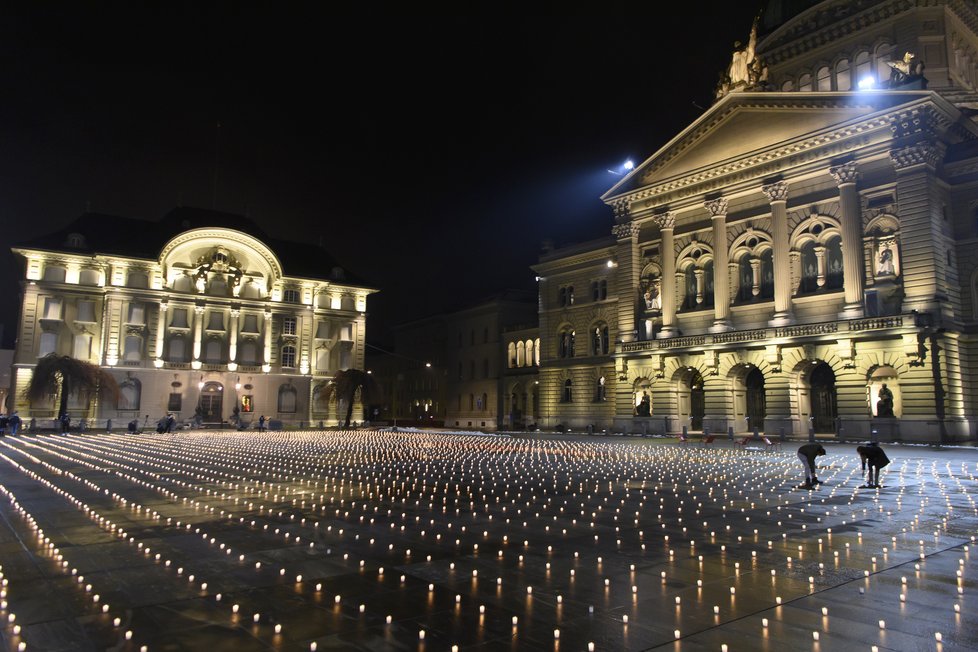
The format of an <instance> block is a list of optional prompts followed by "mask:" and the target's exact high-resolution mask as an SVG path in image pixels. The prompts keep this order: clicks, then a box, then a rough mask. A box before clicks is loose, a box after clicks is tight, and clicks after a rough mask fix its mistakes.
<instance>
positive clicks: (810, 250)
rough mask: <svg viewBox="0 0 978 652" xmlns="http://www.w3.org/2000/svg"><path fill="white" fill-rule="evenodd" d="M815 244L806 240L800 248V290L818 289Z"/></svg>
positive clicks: (812, 290) (810, 290)
mask: <svg viewBox="0 0 978 652" xmlns="http://www.w3.org/2000/svg"><path fill="white" fill-rule="evenodd" d="M815 246H816V245H815V243H814V242H806V243H805V244H804V245H802V248H801V284H800V285H799V287H798V290H799V291H800V292H806V293H807V292H814V291H815V290H817V289H818V257H817V256H816V255H815Z"/></svg>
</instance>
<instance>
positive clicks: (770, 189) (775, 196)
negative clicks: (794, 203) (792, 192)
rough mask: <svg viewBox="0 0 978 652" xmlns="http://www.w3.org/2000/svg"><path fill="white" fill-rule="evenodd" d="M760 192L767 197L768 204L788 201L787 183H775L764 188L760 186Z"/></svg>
mask: <svg viewBox="0 0 978 652" xmlns="http://www.w3.org/2000/svg"><path fill="white" fill-rule="evenodd" d="M761 192H763V193H764V194H765V195H767V200H768V201H769V202H772V203H773V202H776V201H788V182H787V181H775V182H774V183H769V184H767V185H765V186H761Z"/></svg>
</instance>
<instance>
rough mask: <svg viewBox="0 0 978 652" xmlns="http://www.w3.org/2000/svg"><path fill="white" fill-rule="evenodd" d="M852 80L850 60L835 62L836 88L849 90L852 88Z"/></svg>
mask: <svg viewBox="0 0 978 652" xmlns="http://www.w3.org/2000/svg"><path fill="white" fill-rule="evenodd" d="M851 85H852V82H851V81H850V80H849V60H848V59H841V60H840V61H839V63H837V64H835V88H836V90H840V91H847V90H849V89H850V88H851Z"/></svg>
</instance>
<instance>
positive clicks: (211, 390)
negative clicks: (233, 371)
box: [200, 382, 224, 425]
mask: <svg viewBox="0 0 978 652" xmlns="http://www.w3.org/2000/svg"><path fill="white" fill-rule="evenodd" d="M223 404H224V385H222V384H221V383H215V382H209V383H206V384H205V385H204V386H203V387H202V388H201V390H200V418H201V421H202V422H203V423H206V424H216V425H220V424H221V422H222V420H223V419H222V413H221V406H222V405H223Z"/></svg>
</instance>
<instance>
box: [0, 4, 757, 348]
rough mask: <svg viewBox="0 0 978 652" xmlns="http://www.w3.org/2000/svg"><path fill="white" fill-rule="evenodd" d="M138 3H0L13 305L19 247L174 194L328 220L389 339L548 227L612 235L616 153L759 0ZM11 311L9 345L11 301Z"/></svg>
mask: <svg viewBox="0 0 978 652" xmlns="http://www.w3.org/2000/svg"><path fill="white" fill-rule="evenodd" d="M132 4H133V7H129V6H128V5H123V4H119V5H117V6H114V7H113V8H111V9H105V10H104V11H103V10H101V9H93V8H91V7H83V6H82V5H94V3H75V4H74V5H68V4H67V3H66V4H65V6H63V7H57V6H56V5H54V4H48V3H24V6H22V7H21V8H19V9H17V8H11V7H10V6H9V5H8V6H7V7H6V8H5V9H3V10H0V55H2V59H0V80H2V82H3V83H2V87H0V166H2V167H0V226H2V229H0V275H2V281H3V283H2V285H0V288H3V293H4V306H8V307H9V306H13V305H16V297H15V296H14V295H15V293H16V287H17V286H16V284H15V283H14V282H13V281H12V279H13V277H14V276H15V275H16V274H17V273H18V272H19V270H18V269H17V267H16V266H15V264H14V262H13V257H12V256H11V255H10V252H9V247H10V246H11V244H14V243H16V242H18V241H22V240H24V239H28V238H31V237H34V236H37V235H41V234H43V233H47V232H50V231H54V230H56V229H59V228H61V227H63V226H64V225H65V224H66V223H67V222H69V221H71V220H72V219H74V218H75V217H77V216H78V215H79V214H81V213H82V212H84V210H85V208H86V206H90V207H91V209H92V210H94V211H98V212H104V213H114V214H119V215H125V216H131V217H143V218H147V219H158V218H159V217H161V216H162V215H163V214H164V213H166V212H167V211H168V210H170V209H171V208H173V207H174V206H176V205H178V204H179V203H182V204H183V205H185V206H200V207H205V208H210V207H214V208H217V209H219V210H225V211H229V212H238V213H246V212H247V214H249V215H250V216H251V217H252V218H253V219H254V220H255V221H256V222H257V223H258V224H259V225H260V226H261V227H262V228H264V229H265V230H266V231H267V232H269V233H270V234H272V235H274V236H275V237H278V238H281V239H292V240H305V241H316V242H318V241H319V240H320V238H321V239H322V241H323V243H324V246H325V248H326V249H327V250H328V251H330V252H331V253H332V254H333V256H334V257H335V258H336V259H337V260H338V261H339V262H340V263H341V264H344V265H345V266H346V267H348V268H349V269H350V270H351V271H353V272H354V273H356V274H358V275H360V276H361V277H363V278H366V279H368V280H370V281H371V282H373V283H374V284H375V285H376V286H377V287H379V288H380V289H381V290H382V292H381V293H380V294H378V295H374V297H372V298H371V300H370V301H369V303H368V309H369V311H370V319H369V322H368V334H369V335H368V337H369V338H370V340H371V341H373V342H376V343H381V344H386V343H387V342H388V341H389V339H388V338H389V331H388V327H389V326H390V325H391V324H396V323H400V322H404V321H408V320H410V319H415V318H418V317H422V316H426V315H429V314H432V313H435V312H438V311H440V310H444V309H453V308H456V307H461V306H463V305H466V304H468V303H471V302H474V301H477V300H479V299H480V298H482V297H484V296H486V295H489V294H491V293H493V292H495V291H498V290H502V289H504V288H526V289H531V290H532V289H533V287H534V283H533V276H532V272H531V271H530V270H529V265H531V264H533V263H534V262H535V261H536V259H537V256H538V254H539V251H540V243H541V241H542V240H544V239H548V238H549V239H552V240H554V241H555V242H556V243H557V244H568V243H572V242H576V241H580V240H585V239H591V238H596V237H600V236H603V235H605V234H607V233H609V231H610V228H611V225H612V216H611V212H610V210H609V209H607V208H606V207H605V206H604V205H603V204H602V203H601V202H600V200H599V199H598V198H599V196H600V195H601V193H603V192H604V191H605V190H607V189H608V188H610V187H611V186H612V185H613V184H614V182H615V181H616V178H615V177H614V176H613V175H612V174H610V173H609V172H608V171H607V170H608V168H614V167H617V166H618V165H620V163H621V162H622V161H623V160H624V159H626V158H627V157H632V158H634V159H635V160H636V161H640V160H642V159H644V158H645V157H647V156H649V155H650V154H652V153H653V152H654V151H655V150H656V149H658V148H659V147H660V146H661V145H663V144H664V143H665V142H666V141H667V140H668V139H669V138H671V137H672V136H674V135H675V134H676V133H678V131H680V130H681V129H683V128H684V127H685V126H686V125H688V124H689V123H690V122H691V121H693V120H695V119H696V118H697V117H698V116H699V115H700V114H701V113H702V109H703V108H705V107H708V106H709V105H710V103H711V99H712V93H713V88H714V85H715V81H716V79H717V76H718V74H719V72H720V71H721V70H722V69H723V68H725V67H726V65H727V64H728V62H729V56H730V52H731V50H732V47H733V43H734V41H735V40H746V37H747V34H748V31H749V28H750V23H751V19H752V17H753V13H754V8H755V7H754V5H755V3H752V2H723V3H677V4H673V5H670V8H669V9H670V12H669V15H660V14H656V13H653V12H651V11H648V9H646V10H645V11H642V12H637V13H636V12H625V11H622V12H620V13H618V14H614V15H612V14H605V15H598V14H592V15H581V16H578V15H566V14H564V15H561V16H549V17H526V16H523V17H518V18H516V17H506V16H500V15H493V16H481V17H444V16H426V17H416V16H415V17H412V16H396V17H395V16H391V17H385V16H382V15H380V14H376V15H372V16H369V17H368V16H359V17H343V16H337V15H331V14H330V13H328V12H327V11H325V10H324V9H316V8H315V7H320V6H321V7H329V6H332V3H308V4H301V3H277V4H274V5H272V4H268V5H267V6H265V7H264V8H243V7H234V6H232V5H222V7H223V8H218V7H216V6H212V5H208V6H207V7H193V6H191V7H190V8H181V7H180V6H178V5H176V4H172V5H171V4H169V3H161V4H160V5H159V9H158V10H155V11H150V10H146V9H144V8H138V9H137V8H135V6H134V5H136V4H143V3H132ZM199 4H201V5H204V4H205V3H199ZM643 6H644V7H646V8H659V7H664V6H665V5H661V4H653V3H646V4H645V5H643ZM304 7H306V8H304ZM17 12H19V13H17ZM218 123H220V125H221V126H220V129H218V128H217V124H218ZM215 169H216V171H217V174H216V184H215ZM138 235H139V234H133V237H138ZM0 314H2V317H0V319H3V320H4V326H5V331H6V335H5V338H4V339H5V345H6V346H10V345H11V344H12V335H13V331H14V330H15V328H16V323H15V318H14V311H13V310H10V309H7V310H4V311H2V312H0Z"/></svg>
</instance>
